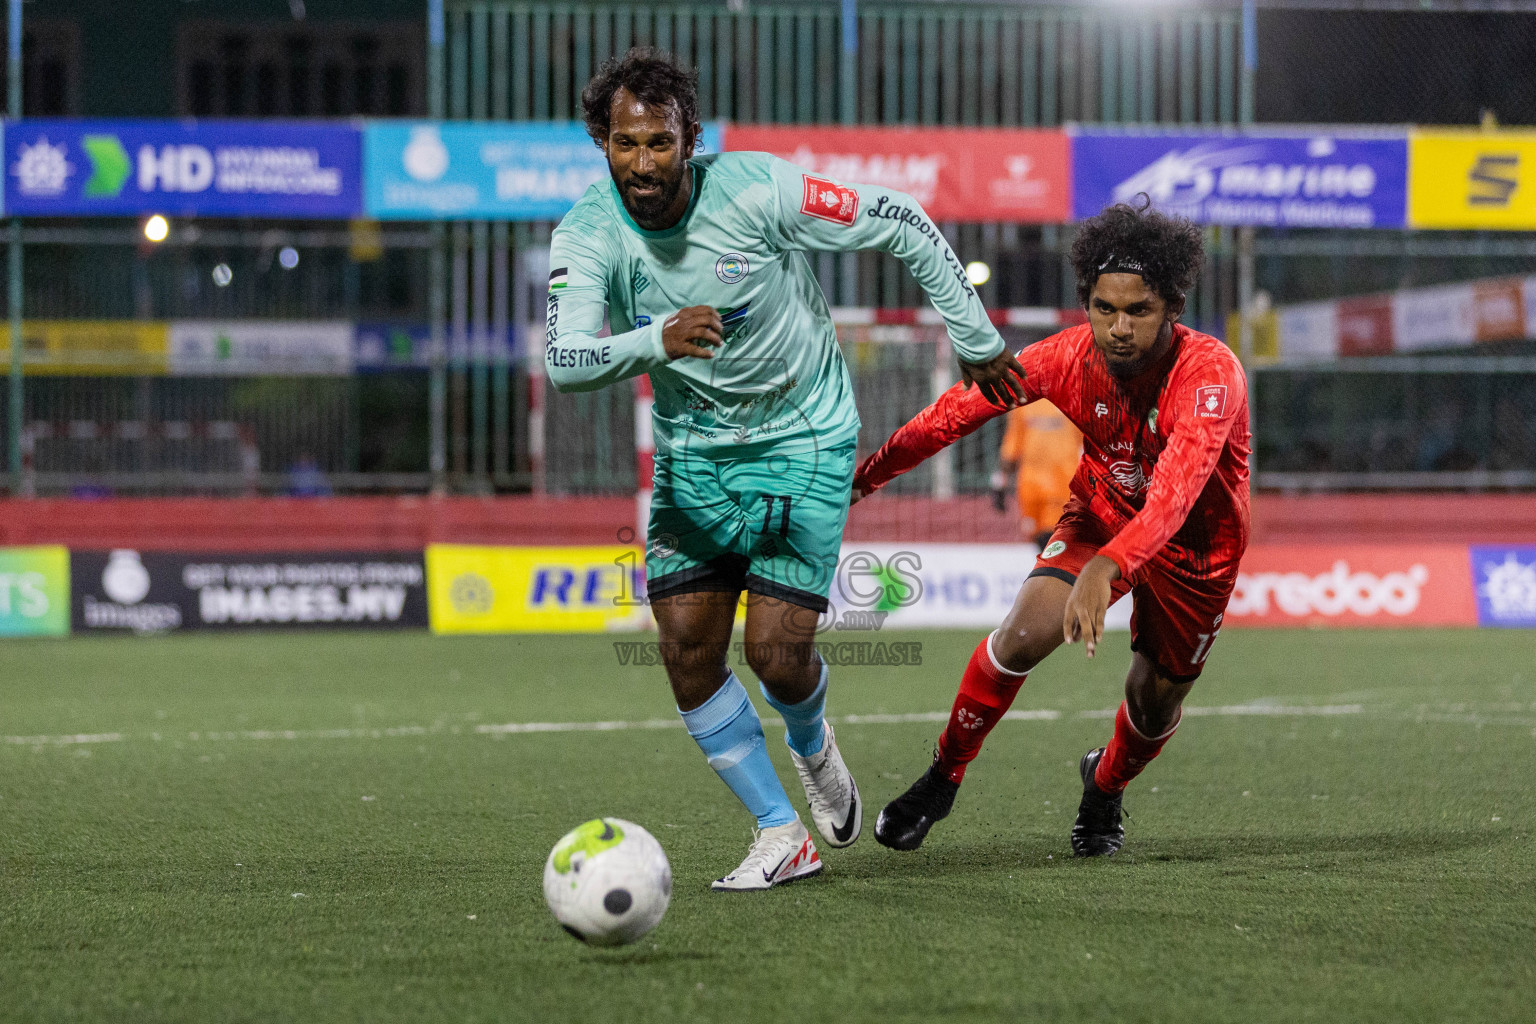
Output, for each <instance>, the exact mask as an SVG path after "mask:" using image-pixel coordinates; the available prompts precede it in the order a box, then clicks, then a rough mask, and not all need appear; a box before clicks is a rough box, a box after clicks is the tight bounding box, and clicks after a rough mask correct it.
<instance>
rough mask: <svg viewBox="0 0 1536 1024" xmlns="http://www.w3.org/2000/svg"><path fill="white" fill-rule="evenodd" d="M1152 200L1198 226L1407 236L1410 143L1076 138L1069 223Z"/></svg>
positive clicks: (1396, 139)
mask: <svg viewBox="0 0 1536 1024" xmlns="http://www.w3.org/2000/svg"><path fill="white" fill-rule="evenodd" d="M1143 192H1144V193H1146V194H1147V195H1148V196H1149V197H1150V198H1151V200H1152V203H1153V205H1155V206H1156V207H1157V208H1158V209H1160V210H1162V211H1163V212H1165V213H1172V214H1177V215H1179V216H1182V217H1187V218H1189V219H1190V220H1192V221H1194V222H1196V223H1198V224H1232V225H1252V226H1256V227H1293V228H1400V227H1402V226H1403V225H1404V222H1405V219H1406V212H1407V201H1408V139H1407V136H1406V134H1405V135H1402V136H1383V135H1373V136H1342V135H1303V134H1297V135H1253V134H1241V135H1240V134H1218V133H1209V134H1199V135H1150V134H1147V135H1142V134H1127V133H1112V132H1089V131H1083V132H1078V133H1076V134H1075V135H1074V136H1073V138H1072V216H1073V218H1074V219H1076V220H1083V219H1085V218H1088V217H1092V216H1093V215H1094V214H1096V213H1098V212H1099V211H1100V210H1102V209H1103V208H1104V207H1106V206H1109V205H1111V204H1113V203H1123V202H1130V201H1132V200H1133V199H1135V197H1136V196H1137V195H1138V194H1140V193H1143Z"/></svg>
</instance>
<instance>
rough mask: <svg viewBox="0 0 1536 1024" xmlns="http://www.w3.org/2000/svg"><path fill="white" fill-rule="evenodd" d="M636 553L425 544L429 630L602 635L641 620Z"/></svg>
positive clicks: (640, 565) (640, 561) (641, 568)
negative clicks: (430, 621) (430, 624)
mask: <svg viewBox="0 0 1536 1024" xmlns="http://www.w3.org/2000/svg"><path fill="white" fill-rule="evenodd" d="M644 577H645V559H644V557H643V556H642V554H641V552H640V550H639V549H638V548H632V547H623V546H619V545H613V546H604V547H548V548H512V547H480V546H475V545H465V544H429V545H427V608H428V613H429V614H430V616H431V620H432V631H433V632H434V633H603V632H607V631H609V630H620V629H634V628H636V627H637V626H639V625H640V623H641V622H642V621H643V619H642V615H643V614H644V613H645V609H644V608H643V607H642V606H641V605H640V604H639V601H638V594H639V584H640V582H641V581H642V580H643V579H644Z"/></svg>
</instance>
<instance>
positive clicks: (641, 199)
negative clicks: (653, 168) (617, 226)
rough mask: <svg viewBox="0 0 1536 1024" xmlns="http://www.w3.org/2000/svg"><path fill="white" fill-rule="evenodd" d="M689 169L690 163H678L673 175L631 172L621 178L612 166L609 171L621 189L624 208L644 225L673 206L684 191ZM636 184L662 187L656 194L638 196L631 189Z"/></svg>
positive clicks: (637, 222) (620, 196) (615, 183)
mask: <svg viewBox="0 0 1536 1024" xmlns="http://www.w3.org/2000/svg"><path fill="white" fill-rule="evenodd" d="M687 171H688V164H687V163H686V162H684V163H681V164H679V165H678V168H677V173H675V174H673V175H672V176H671V177H664V176H662V175H660V174H654V173H653V174H646V175H636V174H631V175H628V176H627V177H625V178H623V179H620V178H619V176H618V174H616V173H615V172H614V171H613V169H612V167H610V168H609V171H608V173H609V174H610V175H612V176H613V183H614V185H616V186H617V187H618V189H619V199H620V201H622V202H623V203H624V209H626V210H628V211H629V215H630V217H632V218H633V219H634V221H635V223H636V224H639V225H640V226H641V227H644V226H645V225H647V224H654V223H656V222H657V221H658V220H659V219H661V217H662V216H663V215H664V214H665V213H666V212H667V211H668V210H669V209H671V208H672V204H673V203H674V202H676V200H677V194H678V193H679V192H680V191H682V188H683V175H684V174H686V173H687ZM635 185H640V186H643V187H652V186H658V185H659V186H660V187H659V188H657V190H656V194H655V195H650V196H636V195H634V194H632V192H631V191H630V189H631V187H632V186H635Z"/></svg>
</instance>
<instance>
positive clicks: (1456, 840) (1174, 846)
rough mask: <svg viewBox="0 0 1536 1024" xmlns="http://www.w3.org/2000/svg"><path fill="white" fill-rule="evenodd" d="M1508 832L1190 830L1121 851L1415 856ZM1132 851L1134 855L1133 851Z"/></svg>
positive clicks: (1189, 855) (1169, 858) (1170, 855)
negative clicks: (1211, 832)
mask: <svg viewBox="0 0 1536 1024" xmlns="http://www.w3.org/2000/svg"><path fill="white" fill-rule="evenodd" d="M1503 838H1506V837H1504V836H1501V835H1499V834H1496V833H1487V832H1478V831H1476V830H1475V829H1444V830H1435V831H1431V830H1429V829H1404V830H1403V831H1401V832H1390V831H1376V832H1309V833H1305V834H1299V833H1294V832H1292V833H1286V834H1284V835H1267V834H1244V833H1234V834H1227V835H1203V836H1189V837H1185V838H1179V839H1174V840H1171V841H1170V840H1167V839H1164V840H1162V841H1159V842H1155V843H1149V844H1147V845H1146V846H1145V847H1144V848H1143V849H1140V850H1137V849H1136V848H1135V847H1133V846H1132V845H1131V842H1130V840H1129V839H1127V842H1126V847H1125V849H1123V850H1122V851H1121V854H1120V856H1121V857H1122V858H1123V859H1125V860H1128V861H1142V862H1154V861H1156V862H1180V861H1223V860H1235V859H1240V858H1249V857H1290V856H1310V855H1315V854H1328V853H1338V854H1347V855H1349V856H1350V859H1352V860H1357V861H1394V860H1409V859H1412V858H1415V857H1431V856H1435V855H1438V854H1443V853H1449V852H1450V851H1452V850H1464V849H1467V848H1469V847H1473V846H1488V845H1490V844H1493V843H1497V842H1498V841H1499V840H1500V839H1503ZM1127 855H1129V856H1127Z"/></svg>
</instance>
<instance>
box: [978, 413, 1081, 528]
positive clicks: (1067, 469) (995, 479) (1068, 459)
mask: <svg viewBox="0 0 1536 1024" xmlns="http://www.w3.org/2000/svg"><path fill="white" fill-rule="evenodd" d="M1082 454H1083V435H1082V434H1081V433H1079V432H1078V429H1077V427H1075V426H1073V425H1072V421H1071V420H1069V419H1067V418H1066V417H1065V416H1064V415H1062V413H1061V410H1059V409H1057V408H1056V407H1055V406H1054V405H1052V404H1051V403H1050V402H1046V401H1039V402H1034V403H1031V404H1030V405H1026V406H1023V407H1021V408H1018V409H1014V410H1013V411H1012V412H1010V413H1009V414H1008V422H1007V427H1006V429H1005V430H1004V432H1003V446H1002V449H1001V450H1000V451H999V452H998V455H997V464H998V468H997V470H996V471H995V472H994V473H993V474H992V502H993V504H994V505H995V506H996V507H997V510H998V511H999V512H1001V511H1003V509H1004V508H1005V506H1006V502H1007V492H1008V477H1009V475H1010V474H1017V476H1016V482H1015V487H1016V489H1017V497H1018V501H1019V534H1020V536H1022V537H1024V538H1026V539H1028V540H1033V541H1034V542H1035V544H1036V545H1037V546H1039V547H1042V548H1043V547H1045V545H1046V544H1047V543H1049V541H1050V539H1051V531H1052V530H1054V529H1055V528H1056V520H1058V519H1060V518H1061V510H1062V507H1063V506H1064V505H1066V503H1067V498H1069V497H1070V496H1071V484H1072V474H1074V473H1075V472H1077V463H1078V460H1079V459H1080V458H1082Z"/></svg>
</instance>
